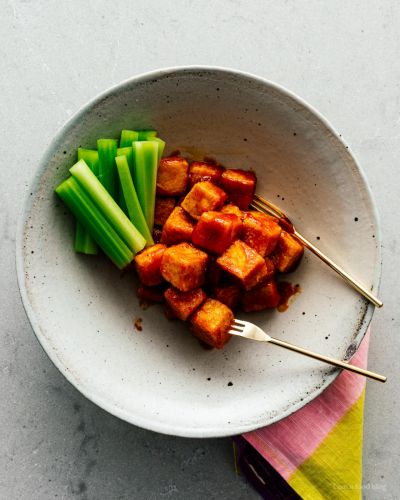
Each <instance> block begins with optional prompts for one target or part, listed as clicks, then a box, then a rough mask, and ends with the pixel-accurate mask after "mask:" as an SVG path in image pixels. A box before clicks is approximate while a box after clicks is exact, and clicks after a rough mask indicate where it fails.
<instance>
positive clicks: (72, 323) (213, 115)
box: [17, 67, 380, 437]
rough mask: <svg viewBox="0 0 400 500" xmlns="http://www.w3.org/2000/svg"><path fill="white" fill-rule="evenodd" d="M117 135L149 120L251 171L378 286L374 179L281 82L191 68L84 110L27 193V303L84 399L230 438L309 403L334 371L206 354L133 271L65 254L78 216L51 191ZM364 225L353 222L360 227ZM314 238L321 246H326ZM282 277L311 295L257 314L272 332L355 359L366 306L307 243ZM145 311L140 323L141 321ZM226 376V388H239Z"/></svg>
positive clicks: (124, 89) (245, 344) (231, 347)
mask: <svg viewBox="0 0 400 500" xmlns="http://www.w3.org/2000/svg"><path fill="white" fill-rule="evenodd" d="M123 128H131V129H135V128H156V129H157V130H158V131H159V134H160V136H161V137H163V138H164V139H165V140H166V142H167V150H166V152H167V153H168V152H171V151H173V150H176V149H180V150H182V151H186V152H189V153H191V154H192V155H193V156H194V157H197V158H201V157H202V156H203V155H204V154H206V155H209V156H212V157H214V158H216V159H217V160H219V161H220V162H221V163H223V164H224V165H226V166H227V167H231V168H245V169H249V168H252V169H254V170H255V172H256V174H257V177H258V188H257V189H258V192H259V193H260V194H263V195H264V196H265V197H266V198H269V199H271V200H272V201H275V202H277V204H278V205H280V206H281V207H282V208H283V209H284V210H286V211H287V212H288V214H289V215H290V217H292V218H293V221H294V222H295V223H296V226H297V228H298V229H299V230H300V231H301V232H303V233H304V235H305V236H307V237H308V238H309V239H310V240H311V241H313V242H315V243H318V245H319V246H320V247H321V249H322V250H324V251H326V252H327V253H328V255H330V256H331V257H332V258H333V259H334V260H336V261H337V262H338V263H339V264H341V265H343V266H344V267H345V268H346V269H347V270H351V271H352V273H353V274H354V275H355V276H356V277H357V278H359V279H360V280H361V281H362V282H363V283H365V284H366V285H368V286H370V287H371V288H372V289H373V290H375V291H377V286H378V282H379V274H380V254H379V247H380V242H379V230H378V224H377V216H376V211H375V208H374V205H373V202H372V199H371V194H370V192H369V190H368V187H367V184H366V181H365V178H364V176H363V173H362V172H361V170H360V168H359V166H358V165H357V163H356V161H355V160H354V158H353V156H352V155H351V153H350V152H349V150H348V147H347V146H345V144H344V143H343V141H342V140H341V139H340V137H339V136H338V134H337V133H336V132H335V131H334V130H333V129H332V128H331V126H330V125H329V124H328V123H327V122H326V121H325V119H323V118H322V117H321V116H320V115H319V114H318V113H317V112H316V111H315V110H313V109H312V108H311V107H310V106H309V105H308V104H306V103H304V102H303V101H302V100H300V99H299V98H298V97H296V96H294V95H293V94H291V93H290V92H288V91H287V90H285V89H283V88H282V87H279V86H278V85H276V84H273V83H271V82H268V81H265V80H263V79H261V78H258V77H255V76H252V75H249V74H245V73H241V72H238V71H233V70H227V69H221V68H205V67H188V68H175V69H166V70H161V71H156V72H153V73H148V74H146V75H142V76H139V77H135V78H132V79H130V80H128V81H126V82H124V83H121V84H120V85H117V86H116V87H114V88H112V89H111V90H109V91H107V92H105V93H103V94H102V95H100V96H99V97H97V98H96V99H94V100H93V101H92V102H90V103H89V104H87V105H86V106H84V107H83V108H82V109H81V110H80V111H79V112H78V113H77V114H76V115H75V116H74V117H73V118H72V119H71V120H70V121H69V122H68V123H67V124H66V125H65V126H64V127H63V128H62V129H61V130H60V132H59V133H58V134H57V136H56V137H55V139H54V140H53V142H52V143H51V145H50V147H49V148H48V150H47V152H46V153H45V155H44V157H43V160H42V162H41V164H40V165H39V167H38V170H37V174H36V176H35V178H34V180H33V184H32V187H31V189H30V192H29V193H28V196H27V200H26V203H25V208H24V212H23V217H22V220H21V224H20V228H19V233H18V238H17V268H18V278H19V286H20V289H21V294H22V298H23V302H24V305H25V308H26V311H27V314H28V316H29V319H30V321H31V323H32V326H33V329H34V331H35V333H36V335H37V337H38V339H39V341H40V343H41V344H42V346H43V348H44V349H45V351H46V352H47V354H48V355H49V357H50V358H51V359H52V361H53V362H54V363H55V365H56V366H57V367H58V368H59V370H60V371H61V372H62V373H63V374H64V375H65V376H66V377H67V379H68V380H69V381H70V382H71V383H72V384H73V385H74V386H75V387H76V388H77V389H78V390H79V391H81V392H82V393H83V394H84V395H85V396H86V397H88V398H89V399H91V400H92V401H94V402H95V403H97V404H98V405H99V406H101V407H102V408H104V409H105V410H107V411H109V412H110V413H112V414H114V415H116V416H118V417H120V418H122V419H124V420H126V421H128V422H131V423H133V424H136V425H139V426H141V427H145V428H147V429H152V430H155V431H158V432H164V433H168V434H176V435H181V436H196V437H210V436H223V435H232V434H236V433H240V432H244V431H249V430H252V429H255V428H257V427H261V426H264V425H267V424H270V423H272V422H274V421H276V420H279V419H281V418H282V417H284V416H286V415H288V414H290V413H291V412H293V411H295V410H297V409H298V408H300V407H302V406H303V405H304V404H305V403H307V402H308V401H310V400H312V399H313V398H314V397H316V396H317V395H318V394H319V393H320V392H321V391H322V390H323V389H324V388H325V387H327V386H328V385H329V383H331V382H332V381H333V380H334V378H335V377H336V375H337V373H338V372H337V371H335V370H333V369H331V368H329V367H327V366H324V365H322V364H320V363H318V362H316V361H313V360H310V359H308V358H305V357H302V356H299V355H296V354H293V353H290V352H288V351H284V350H282V349H279V348H278V347H273V346H268V345H261V344H259V343H252V342H250V341H245V340H243V339H240V338H233V339H232V341H231V342H230V343H229V344H228V345H227V346H226V348H225V349H224V350H222V351H218V350H213V351H206V350H203V349H202V348H201V347H200V346H199V343H198V342H197V341H196V340H195V339H194V338H193V337H192V336H191V335H190V334H189V331H188V327H187V325H183V324H179V323H177V322H169V321H167V320H166V319H165V317H164V315H163V313H162V311H161V308H160V307H159V306H154V307H151V308H149V309H147V310H146V311H144V310H142V309H141V308H140V307H139V305H138V300H137V298H136V296H135V285H136V284H135V283H134V278H132V277H130V276H124V277H123V278H122V279H121V276H120V273H119V272H118V270H117V269H115V268H114V267H113V266H112V265H111V264H110V263H109V262H108V261H107V260H106V259H105V258H103V257H94V258H93V257H84V256H81V255H77V254H75V253H74V252H73V250H72V240H73V220H72V217H71V216H70V215H69V213H68V210H67V209H66V208H65V207H64V206H63V204H62V203H61V201H60V200H58V199H57V197H56V196H55V194H54V188H55V187H56V186H57V185H58V183H59V182H60V181H62V180H63V179H64V178H66V176H67V175H68V168H69V167H70V166H71V165H72V164H73V163H74V161H75V154H76V149H77V147H78V146H79V145H82V146H86V147H95V144H96V143H95V141H96V138H98V137H108V136H111V137H117V136H118V134H119V132H120V130H121V129H123ZM356 219H358V220H356ZM317 237H318V240H317ZM288 279H289V280H290V281H292V282H295V283H300V285H301V288H302V290H303V291H302V293H301V294H299V296H298V297H297V299H296V300H295V301H294V302H293V303H292V304H291V306H290V307H289V310H288V311H287V312H285V313H278V312H276V311H268V312H264V313H258V314H255V315H253V316H250V318H253V319H254V321H255V322H257V324H258V325H260V326H262V327H264V328H265V329H266V331H268V332H269V333H271V334H273V335H275V336H277V337H279V338H282V339H285V340H288V341H290V342H293V343H297V344H300V345H303V346H307V347H309V348H312V349H314V350H315V351H319V352H322V353H325V354H329V355H333V356H335V357H338V358H349V357H350V356H351V355H352V353H353V352H354V350H355V349H356V347H357V346H358V344H359V343H360V341H361V339H362V337H363V336H364V334H365V331H366V329H367V326H368V324H369V322H370V320H371V316H372V313H373V307H372V306H371V305H368V304H367V303H366V301H365V300H363V299H362V298H361V297H360V296H359V295H358V294H357V293H356V292H354V291H353V290H352V289H350V288H349V287H348V286H347V285H345V284H344V283H343V282H342V281H341V280H340V279H339V278H338V277H337V276H336V275H335V273H333V272H332V271H330V270H329V269H328V268H327V267H326V266H325V265H323V264H322V263H321V262H320V261H319V260H318V259H316V258H315V257H314V256H312V255H311V254H310V253H308V252H306V255H305V258H304V261H303V263H302V265H301V266H300V267H299V269H298V270H297V271H296V272H295V273H294V274H292V275H289V276H288ZM139 317H140V318H143V331H142V332H138V331H136V330H135V329H134V327H133V321H134V320H135V319H136V318H139ZM230 383H232V384H230Z"/></svg>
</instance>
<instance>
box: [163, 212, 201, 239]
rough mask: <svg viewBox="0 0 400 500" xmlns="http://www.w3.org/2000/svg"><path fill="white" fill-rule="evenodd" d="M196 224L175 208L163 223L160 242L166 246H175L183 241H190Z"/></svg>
mask: <svg viewBox="0 0 400 500" xmlns="http://www.w3.org/2000/svg"><path fill="white" fill-rule="evenodd" d="M195 225H196V223H195V222H194V221H193V220H192V219H191V218H190V217H189V216H188V215H187V213H186V212H185V211H184V210H183V208H181V207H175V208H174V209H173V211H172V213H171V215H170V216H169V217H168V219H167V221H166V222H165V224H164V226H163V229H162V234H161V241H162V243H165V244H166V245H176V244H177V243H182V242H183V241H189V242H190V241H192V233H193V229H194V226H195Z"/></svg>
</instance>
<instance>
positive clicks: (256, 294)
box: [242, 279, 280, 312]
mask: <svg viewBox="0 0 400 500" xmlns="http://www.w3.org/2000/svg"><path fill="white" fill-rule="evenodd" d="M279 302H280V296H279V292H278V287H277V285H276V281H275V280H274V279H272V280H270V281H268V282H267V283H265V284H264V285H262V286H260V287H257V288H253V290H250V291H248V292H245V293H244V295H243V297H242V308H243V311H244V312H256V311H263V310H264V309H270V308H273V307H277V306H278V305H279Z"/></svg>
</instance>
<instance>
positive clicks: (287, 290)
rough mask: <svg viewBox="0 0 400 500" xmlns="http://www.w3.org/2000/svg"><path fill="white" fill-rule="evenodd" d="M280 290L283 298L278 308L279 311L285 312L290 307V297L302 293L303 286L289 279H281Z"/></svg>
mask: <svg viewBox="0 0 400 500" xmlns="http://www.w3.org/2000/svg"><path fill="white" fill-rule="evenodd" d="M278 291H279V295H280V296H281V300H280V302H279V304H278V307H277V309H278V311H279V312H284V311H286V310H287V309H288V307H289V300H290V297H292V296H293V295H296V293H300V292H301V288H300V285H293V284H292V283H289V282H287V281H281V282H279V283H278Z"/></svg>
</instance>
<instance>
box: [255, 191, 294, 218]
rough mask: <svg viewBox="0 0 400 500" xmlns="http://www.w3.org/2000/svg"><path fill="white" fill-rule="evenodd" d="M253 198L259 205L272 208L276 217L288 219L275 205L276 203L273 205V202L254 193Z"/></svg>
mask: <svg viewBox="0 0 400 500" xmlns="http://www.w3.org/2000/svg"><path fill="white" fill-rule="evenodd" d="M254 198H255V200H256V201H257V202H258V203H259V204H260V205H261V206H263V205H264V207H267V208H269V209H270V210H273V211H274V212H275V213H276V214H277V216H278V217H281V218H283V219H288V217H287V215H286V214H285V212H282V210H281V209H280V208H279V207H277V206H276V205H274V204H273V203H271V202H270V201H267V200H266V199H265V198H263V197H262V196H260V195H258V194H255V195H254Z"/></svg>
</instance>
